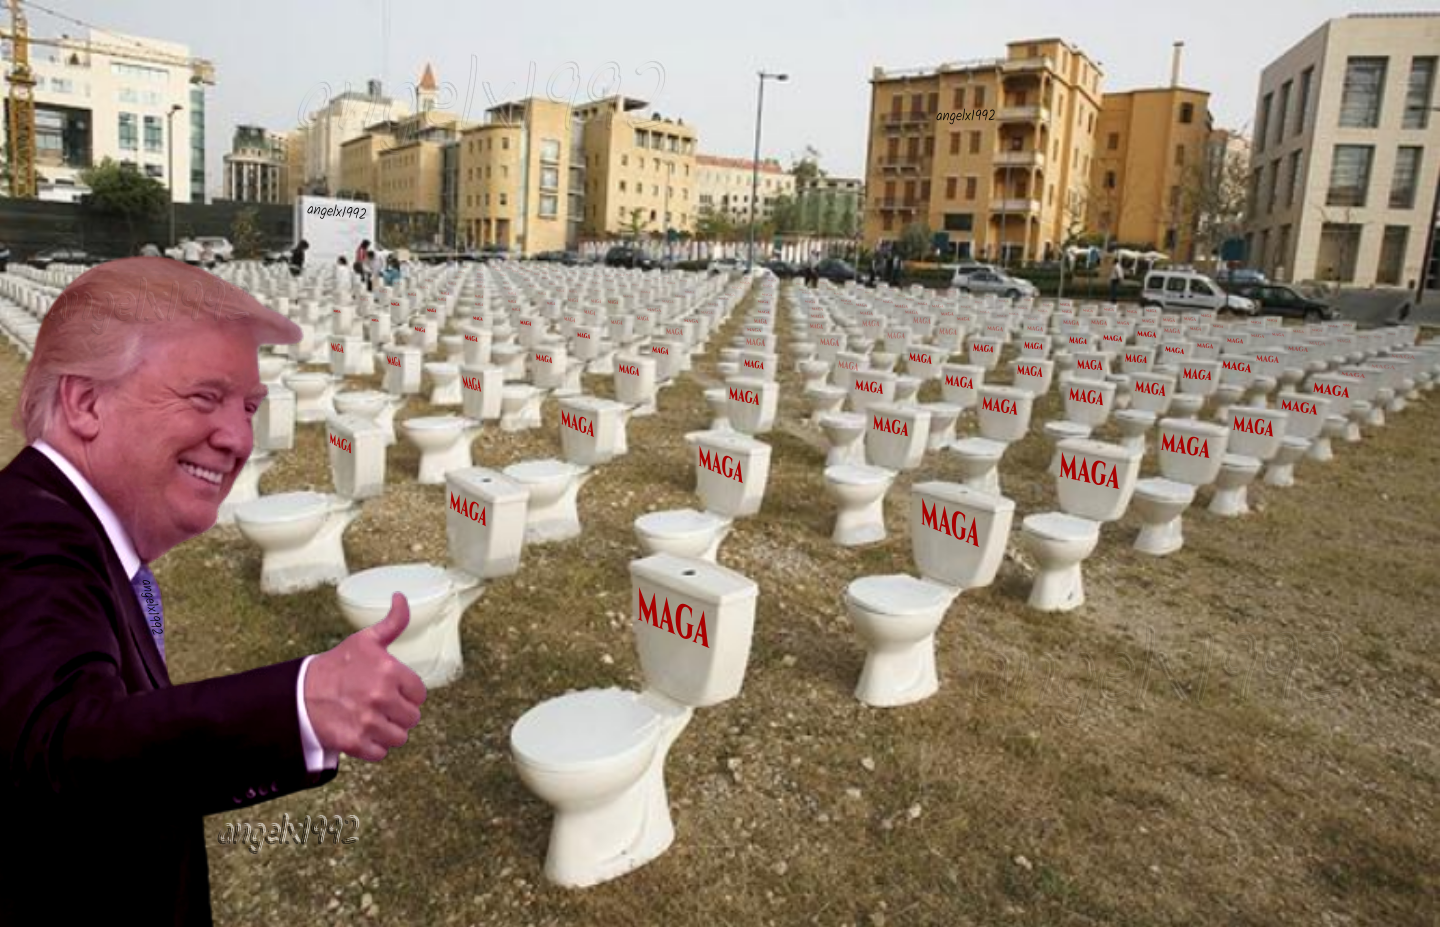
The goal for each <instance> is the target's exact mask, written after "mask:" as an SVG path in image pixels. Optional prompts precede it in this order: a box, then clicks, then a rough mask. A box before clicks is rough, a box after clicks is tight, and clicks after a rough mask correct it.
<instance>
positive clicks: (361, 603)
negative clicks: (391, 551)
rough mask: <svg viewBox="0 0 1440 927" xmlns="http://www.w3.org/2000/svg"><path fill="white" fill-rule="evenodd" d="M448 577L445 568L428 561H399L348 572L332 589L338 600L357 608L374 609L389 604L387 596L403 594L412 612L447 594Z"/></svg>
mask: <svg viewBox="0 0 1440 927" xmlns="http://www.w3.org/2000/svg"><path fill="white" fill-rule="evenodd" d="M450 588H451V587H450V580H449V577H448V576H447V575H446V573H445V571H444V570H443V569H441V568H440V567H438V566H435V565H433V564H429V563H402V564H398V565H393V566H383V567H376V568H375V569H373V570H364V571H362V572H359V573H352V574H351V575H350V576H348V577H346V578H345V579H344V580H342V581H341V582H340V585H339V586H337V587H336V589H335V592H336V594H337V595H338V596H339V597H340V599H341V601H343V602H346V603H347V604H350V605H355V606H358V607H360V608H377V607H380V606H382V605H388V604H389V603H390V597H391V596H392V595H394V594H395V593H397V592H399V593H402V594H404V596H405V600H406V601H407V602H409V604H410V610H411V612H412V614H413V612H414V611H415V609H416V608H420V607H424V606H427V605H432V604H434V603H435V602H436V601H437V600H438V599H441V598H443V597H444V596H446V595H449V594H450Z"/></svg>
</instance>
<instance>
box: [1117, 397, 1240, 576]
mask: <svg viewBox="0 0 1440 927" xmlns="http://www.w3.org/2000/svg"><path fill="white" fill-rule="evenodd" d="M1229 440H1230V429H1228V428H1225V427H1223V426H1221V425H1216V424H1212V423H1210V422H1199V421H1195V420H1194V419H1178V418H1166V419H1162V420H1161V421H1160V441H1159V447H1158V448H1157V452H1156V456H1157V460H1158V462H1159V465H1160V476H1159V477H1152V478H1150V479H1144V480H1140V481H1139V482H1138V483H1136V484H1135V496H1134V499H1133V500H1132V501H1133V504H1134V506H1135V511H1136V514H1138V515H1139V516H1140V521H1141V528H1140V534H1139V536H1138V537H1137V538H1136V539H1135V549H1136V550H1138V551H1140V552H1141V553H1146V554H1151V555H1152V556H1156V557H1163V556H1165V555H1167V554H1172V553H1174V552H1175V551H1177V550H1179V549H1180V548H1181V547H1182V546H1183V545H1184V543H1185V538H1184V533H1183V525H1182V518H1183V516H1184V513H1185V510H1186V509H1187V508H1189V507H1190V504H1191V503H1192V502H1194V500H1195V489H1196V487H1198V486H1205V485H1207V484H1209V483H1213V482H1214V481H1215V479H1216V477H1218V476H1219V475H1220V467H1221V464H1222V463H1223V461H1224V458H1225V449H1226V445H1227V444H1228V442H1229Z"/></svg>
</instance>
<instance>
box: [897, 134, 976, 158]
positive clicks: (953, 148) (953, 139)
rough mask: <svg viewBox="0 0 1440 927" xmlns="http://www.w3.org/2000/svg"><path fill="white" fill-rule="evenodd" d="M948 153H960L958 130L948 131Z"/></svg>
mask: <svg viewBox="0 0 1440 927" xmlns="http://www.w3.org/2000/svg"><path fill="white" fill-rule="evenodd" d="M891 141H894V139H891ZM950 153H951V154H952V155H958V154H959V153H960V133H959V132H951V133H950Z"/></svg>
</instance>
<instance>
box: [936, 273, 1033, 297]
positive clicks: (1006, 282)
mask: <svg viewBox="0 0 1440 927" xmlns="http://www.w3.org/2000/svg"><path fill="white" fill-rule="evenodd" d="M954 286H955V288H956V289H958V290H964V291H965V292H967V293H995V294H998V295H1000V296H1003V297H1005V298H1006V299H1019V298H1020V297H1022V296H1031V297H1033V296H1039V295H1040V291H1039V290H1038V289H1036V287H1035V284H1033V283H1031V282H1030V281H1029V280H1022V279H1020V278H1019V277H1012V276H1010V275H1009V274H1007V273H1004V272H1003V271H999V270H996V269H994V268H993V267H992V268H989V269H986V270H977V271H975V272H974V273H972V274H969V275H968V276H966V277H964V278H962V279H961V280H960V281H959V282H958V283H955V284H954Z"/></svg>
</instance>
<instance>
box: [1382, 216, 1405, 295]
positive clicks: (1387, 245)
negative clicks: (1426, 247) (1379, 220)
mask: <svg viewBox="0 0 1440 927" xmlns="http://www.w3.org/2000/svg"><path fill="white" fill-rule="evenodd" d="M1409 240H1410V226H1408V225H1387V226H1385V235H1384V237H1383V238H1381V239H1380V263H1379V265H1378V266H1377V267H1376V268H1375V282H1376V283H1378V284H1380V285H1381V286H1387V285H1388V286H1398V285H1399V284H1400V275H1401V272H1402V271H1403V269H1404V266H1405V245H1406V244H1408V243H1409Z"/></svg>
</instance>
